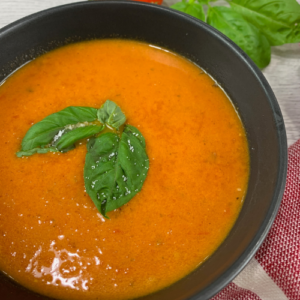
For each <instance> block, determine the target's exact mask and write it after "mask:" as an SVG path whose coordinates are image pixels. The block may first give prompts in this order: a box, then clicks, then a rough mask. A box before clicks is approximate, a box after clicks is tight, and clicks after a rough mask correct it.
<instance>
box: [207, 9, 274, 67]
mask: <svg viewBox="0 0 300 300" xmlns="http://www.w3.org/2000/svg"><path fill="white" fill-rule="evenodd" d="M207 23H208V24H209V25H211V26H213V27H215V28H216V29H218V30H219V31H221V32H222V33H223V34H225V35H226V36H228V37H229V38H230V39H231V40H232V41H234V42H235V43H236V44H237V45H238V46H239V47H241V48H242V49H243V50H244V51H245V52H246V53H247V54H248V55H249V56H250V57H251V59H252V60H253V61H254V62H255V63H256V64H257V65H258V67H260V68H264V67H266V66H267V65H268V64H269V63H270V59H271V47H270V44H269V42H268V40H267V38H266V37H265V36H264V35H263V34H261V33H260V32H259V30H258V29H257V28H256V27H255V26H254V25H252V24H250V23H248V22H247V21H246V20H245V19H244V18H243V17H242V16H241V15H240V14H238V13H237V12H235V11H233V10H232V9H230V8H228V7H224V6H215V7H209V10H208V15H207Z"/></svg>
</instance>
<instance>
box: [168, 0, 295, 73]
mask: <svg viewBox="0 0 300 300" xmlns="http://www.w3.org/2000/svg"><path fill="white" fill-rule="evenodd" d="M212 1H214V2H215V0H182V1H181V2H178V3H175V4H174V5H172V6H171V8H173V9H176V10H179V11H182V12H185V13H187V14H190V15H192V16H193V17H196V18H198V19H200V20H202V21H205V19H206V22H207V23H208V24H209V25H211V26H213V27H214V28H216V29H218V30H219V31H221V32H222V33H223V34H225V35H226V36H227V37H229V38H230V39H231V40H232V41H233V42H235V43H236V44H237V45H238V46H239V47H241V48H242V49H243V50H244V51H245V52H246V53H247V54H248V55H249V57H250V58H251V59H252V60H253V61H254V62H255V63H256V64H257V66H258V67H260V68H264V67H266V66H267V65H268V64H269V63H270V60H271V46H276V45H283V44H287V43H298V42H300V5H299V3H297V1H296V0H276V1H273V0H250V1H249V0H227V3H229V5H230V7H224V6H215V5H214V6H211V5H210V4H209V3H210V2H212ZM203 5H206V6H207V8H208V9H207V16H206V18H205V14H204V9H203ZM200 6H202V9H201V8H200Z"/></svg>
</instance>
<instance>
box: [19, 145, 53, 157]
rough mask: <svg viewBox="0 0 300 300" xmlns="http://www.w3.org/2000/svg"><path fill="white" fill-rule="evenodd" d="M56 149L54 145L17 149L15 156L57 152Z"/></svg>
mask: <svg viewBox="0 0 300 300" xmlns="http://www.w3.org/2000/svg"><path fill="white" fill-rule="evenodd" d="M57 151H58V150H57V149H56V147H48V148H34V149H31V150H26V151H19V152H17V153H16V155H17V157H22V156H31V155H33V154H36V153H39V154H44V153H48V152H57Z"/></svg>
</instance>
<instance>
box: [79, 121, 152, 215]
mask: <svg viewBox="0 0 300 300" xmlns="http://www.w3.org/2000/svg"><path fill="white" fill-rule="evenodd" d="M145 146H146V145H145V139H144V137H143V136H142V134H141V133H140V131H139V130H138V129H137V128H135V127H133V126H130V125H125V127H124V130H123V133H122V135H121V137H119V136H118V134H116V133H110V132H109V133H105V134H102V135H100V136H99V137H96V138H93V139H90V141H89V142H88V144H87V148H88V153H87V155H86V159H85V166H84V182H85V187H86V191H87V193H88V194H89V195H90V197H91V198H92V200H93V201H94V203H95V205H96V207H97V208H98V210H99V211H101V213H102V215H103V216H106V213H107V212H109V211H112V210H114V209H116V208H119V207H120V206H122V205H124V204H125V203H127V202H128V201H129V200H130V199H131V198H132V197H133V196H134V195H136V194H137V193H138V192H139V191H140V190H141V188H142V186H143V183H144V181H145V179H146V176H147V172H148V168H149V159H148V156H147V153H146V149H145Z"/></svg>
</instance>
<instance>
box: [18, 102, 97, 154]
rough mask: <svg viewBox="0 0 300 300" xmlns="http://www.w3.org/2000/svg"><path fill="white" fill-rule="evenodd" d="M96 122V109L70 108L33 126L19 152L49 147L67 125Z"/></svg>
mask: <svg viewBox="0 0 300 300" xmlns="http://www.w3.org/2000/svg"><path fill="white" fill-rule="evenodd" d="M95 120H97V109H95V108H91V107H80V106H70V107H67V108H65V109H63V110H61V111H59V112H57V113H54V114H52V115H50V116H48V117H46V118H45V119H43V120H42V121H40V122H38V123H36V124H34V125H33V126H32V127H31V128H30V129H29V130H28V131H27V133H26V135H25V137H24V138H23V141H22V149H21V151H27V150H31V149H34V148H37V147H44V146H47V145H49V144H50V143H51V142H52V140H53V139H54V137H55V136H56V135H57V134H58V133H59V131H60V130H63V129H64V128H65V126H67V125H75V124H78V123H82V122H93V121H95Z"/></svg>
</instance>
